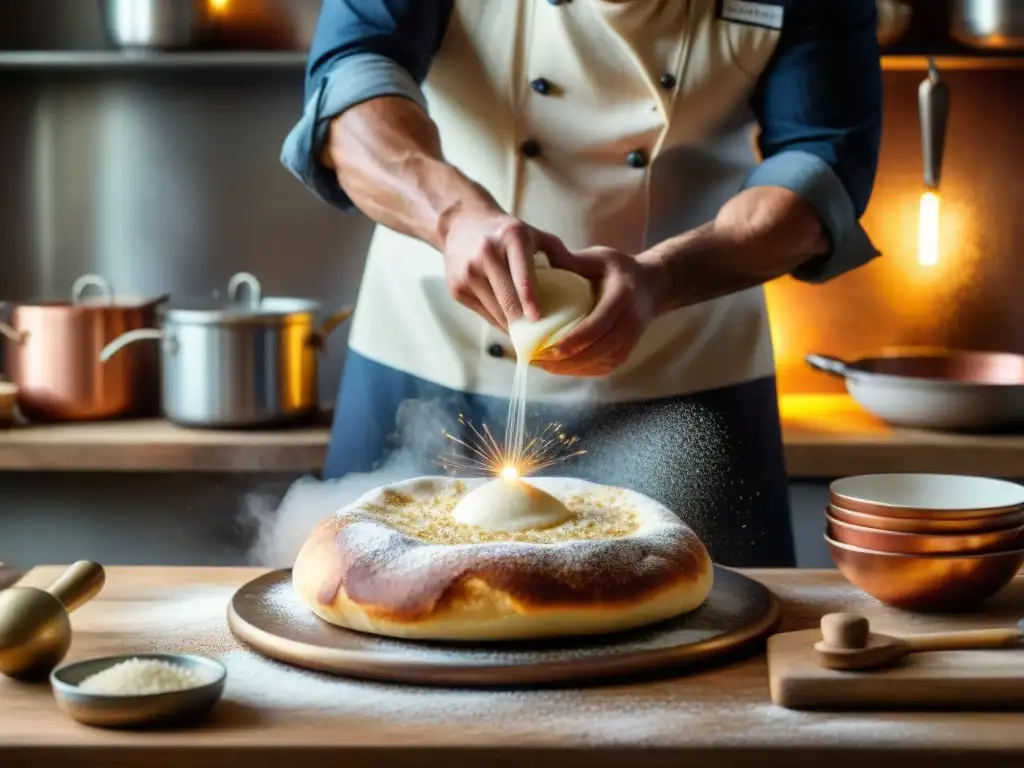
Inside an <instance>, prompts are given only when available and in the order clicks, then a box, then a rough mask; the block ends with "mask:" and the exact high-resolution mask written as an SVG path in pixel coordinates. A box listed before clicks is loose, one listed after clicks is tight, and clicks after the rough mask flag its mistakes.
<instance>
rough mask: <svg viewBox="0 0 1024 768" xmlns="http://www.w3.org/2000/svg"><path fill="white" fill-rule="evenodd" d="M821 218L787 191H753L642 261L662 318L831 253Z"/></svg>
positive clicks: (758, 189)
mask: <svg viewBox="0 0 1024 768" xmlns="http://www.w3.org/2000/svg"><path fill="white" fill-rule="evenodd" d="M828 247H829V243H828V236H827V235H826V232H825V229H824V227H823V226H822V224H821V220H820V218H819V217H818V214H817V213H816V212H815V210H814V208H812V207H811V206H810V205H809V204H808V203H807V202H805V201H804V200H803V199H802V198H800V197H799V196H798V195H796V194H795V193H793V192H791V191H790V190H788V189H784V188H782V187H752V188H750V189H746V190H744V191H743V192H741V193H740V194H738V195H737V196H736V197H734V198H732V199H731V200H730V201H729V202H728V203H726V204H725V205H724V206H723V207H722V209H721V211H719V213H718V216H717V217H716V218H715V220H714V221H712V222H709V223H707V224H705V225H703V226H701V227H698V228H697V229H694V230H691V231H689V232H686V233H684V234H682V235H680V236H678V237H674V238H670V239H668V240H665V241H663V242H662V243H659V244H658V245H656V246H654V247H653V248H651V249H650V250H648V251H646V252H645V253H643V254H640V256H638V260H639V261H640V262H641V263H642V264H644V265H645V266H647V267H649V268H650V269H651V270H652V272H653V273H654V274H655V275H656V279H655V280H654V284H655V286H656V290H657V291H658V294H657V296H656V299H655V300H656V305H657V307H656V308H657V311H658V313H659V314H661V313H663V312H668V311H671V310H673V309H678V308H680V307H686V306H690V305H692V304H698V303H700V302H702V301H708V300H710V299H715V298H718V297H720V296H725V295H727V294H730V293H735V292H737V291H741V290H744V289H747V288H752V287H754V286H756V285H761V284H763V283H766V282H769V281H771V280H774V279H775V278H777V277H781V276H782V275H785V274H788V273H790V272H792V271H793V270H794V269H796V268H797V267H799V266H800V265H801V264H804V263H806V262H807V261H809V260H810V259H812V258H814V257H815V256H818V255H820V254H824V253H826V252H827V250H828Z"/></svg>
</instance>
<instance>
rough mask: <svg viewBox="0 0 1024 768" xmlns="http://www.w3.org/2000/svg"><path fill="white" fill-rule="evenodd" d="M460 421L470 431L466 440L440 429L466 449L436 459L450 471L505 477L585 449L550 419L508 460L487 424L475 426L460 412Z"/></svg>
mask: <svg viewBox="0 0 1024 768" xmlns="http://www.w3.org/2000/svg"><path fill="white" fill-rule="evenodd" d="M459 424H462V425H463V426H464V427H468V428H469V431H470V432H471V433H472V434H471V436H470V437H469V439H468V441H467V440H463V439H461V438H459V437H456V436H455V435H453V434H452V433H451V432H449V431H448V430H446V429H445V430H441V433H442V434H443V435H444V436H445V437H446V438H448V439H449V440H451V441H452V442H453V443H455V444H456V445H457V446H459V447H461V448H463V449H465V450H464V452H462V453H451V454H447V455H444V456H441V457H440V458H439V459H438V462H437V463H438V464H439V465H440V466H441V467H443V468H444V469H445V470H447V471H449V472H452V473H456V472H458V473H468V474H474V475H498V476H500V477H504V478H507V479H512V478H516V477H527V476H528V475H532V474H536V473H537V472H540V471H541V470H542V469H547V468H548V467H551V466H554V465H555V464H561V463H562V462H563V461H568V460H569V459H571V458H573V457H574V456H582V455H583V454H584V453H586V451H584V450H583V449H581V448H577V447H576V445H577V443H578V442H579V438H578V437H575V436H571V435H567V434H566V433H565V430H563V429H562V425H561V424H557V423H555V422H552V423H550V424H548V425H547V426H546V427H544V429H542V430H541V431H540V432H539V433H538V434H537V435H527V437H526V440H525V447H524V448H523V452H522V454H520V455H518V456H516V457H515V458H514V460H511V457H509V455H508V453H507V452H506V451H505V450H504V449H503V448H502V447H501V446H499V445H498V441H497V440H495V439H494V435H492V434H491V430H490V428H489V427H488V426H487V425H486V424H484V425H483V427H482V428H481V429H477V428H476V427H475V426H474V425H473V422H471V421H469V420H468V419H466V418H465V417H464V416H463V415H462V414H461V413H460V414H459Z"/></svg>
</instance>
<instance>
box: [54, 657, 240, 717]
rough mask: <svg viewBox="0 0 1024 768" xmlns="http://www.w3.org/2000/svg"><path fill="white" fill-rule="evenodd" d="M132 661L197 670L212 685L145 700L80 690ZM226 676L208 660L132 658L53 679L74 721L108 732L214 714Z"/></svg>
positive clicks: (73, 667) (69, 670)
mask: <svg viewBox="0 0 1024 768" xmlns="http://www.w3.org/2000/svg"><path fill="white" fill-rule="evenodd" d="M129 659H157V660H159V661H166V662H169V663H171V664H178V665H180V666H183V667H188V668H190V669H194V670H197V671H198V672H199V673H200V674H202V675H204V676H206V677H207V678H208V682H206V683H203V684H202V685H199V686H197V687H195V688H188V689H186V690H183V691H171V692H170V693H151V694H143V695H141V696H115V695H109V694H101V693H85V692H84V691H82V690H81V689H80V688H79V687H78V686H79V684H80V683H81V682H82V681H83V680H85V679H86V678H87V677H89V676H90V675H94V674H96V673H97V672H100V671H102V670H104V669H107V668H108V667H112V666H114V665H115V664H120V663H121V662H122V661H128V660H129ZM226 680H227V670H226V669H225V668H224V665H223V664H220V663H219V662H216V661H214V660H213V659H207V658H205V657H203V656H191V655H188V654H172V653H127V654H122V655H120V656H104V657H102V658H97V659H87V660H85V661H76V662H74V663H71V664H65V665H64V666H62V667H59V668H57V669H55V670H54V671H53V672H52V673H51V674H50V684H51V685H52V687H53V697H54V698H55V699H56V700H57V705H58V706H59V707H60V708H61V709H63V710H64V711H65V712H66V713H67V714H68V715H69V716H70V717H72V718H73V719H75V720H77V721H78V722H80V723H85V724H86V725H96V726H100V727H103V728H139V727H145V726H167V725H175V724H181V723H186V722H190V721H193V720H196V719H198V718H199V717H201V716H202V715H205V714H206V713H208V712H209V711H210V710H211V709H213V707H214V705H215V704H216V703H217V702H218V701H219V700H220V697H221V695H222V694H223V693H224V683H225V681H226Z"/></svg>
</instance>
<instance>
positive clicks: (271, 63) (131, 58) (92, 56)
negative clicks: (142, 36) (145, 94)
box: [0, 51, 306, 70]
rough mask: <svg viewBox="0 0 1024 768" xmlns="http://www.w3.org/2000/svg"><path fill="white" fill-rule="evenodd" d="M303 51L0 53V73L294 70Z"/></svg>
mask: <svg viewBox="0 0 1024 768" xmlns="http://www.w3.org/2000/svg"><path fill="white" fill-rule="evenodd" d="M305 63H306V53H305V52H304V51H183V52H180V53H177V52H175V53H171V52H167V53H164V52H149V51H138V52H136V51H0V70H49V69H53V70H83V69H85V70H135V69H154V70H182V69H298V68H301V67H302V66H303V65H304V64H305Z"/></svg>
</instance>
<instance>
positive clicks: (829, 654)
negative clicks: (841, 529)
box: [814, 613, 1024, 670]
mask: <svg viewBox="0 0 1024 768" xmlns="http://www.w3.org/2000/svg"><path fill="white" fill-rule="evenodd" d="M1022 639H1024V620H1022V621H1021V622H1020V623H1019V624H1018V625H1017V626H1015V627H1003V628H999V629H975V630H964V631H957V632H936V633H931V634H923V635H908V636H904V637H894V636H892V635H883V634H880V633H877V632H872V631H871V627H870V625H869V624H868V620H867V619H866V618H864V617H863V616H859V615H857V614H855V613H830V614H828V615H827V616H823V617H822V619H821V641H820V642H818V643H815V645H814V650H815V651H816V652H817V655H818V662H819V663H820V664H821V665H822V666H823V667H827V668H829V669H846V670H853V669H870V668H872V667H880V666H884V665H886V664H891V663H893V662H895V661H897V660H899V659H901V658H903V657H904V656H906V655H907V654H910V653H924V652H927V651H974V650H991V649H998V648H1015V647H1021V640H1022Z"/></svg>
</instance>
